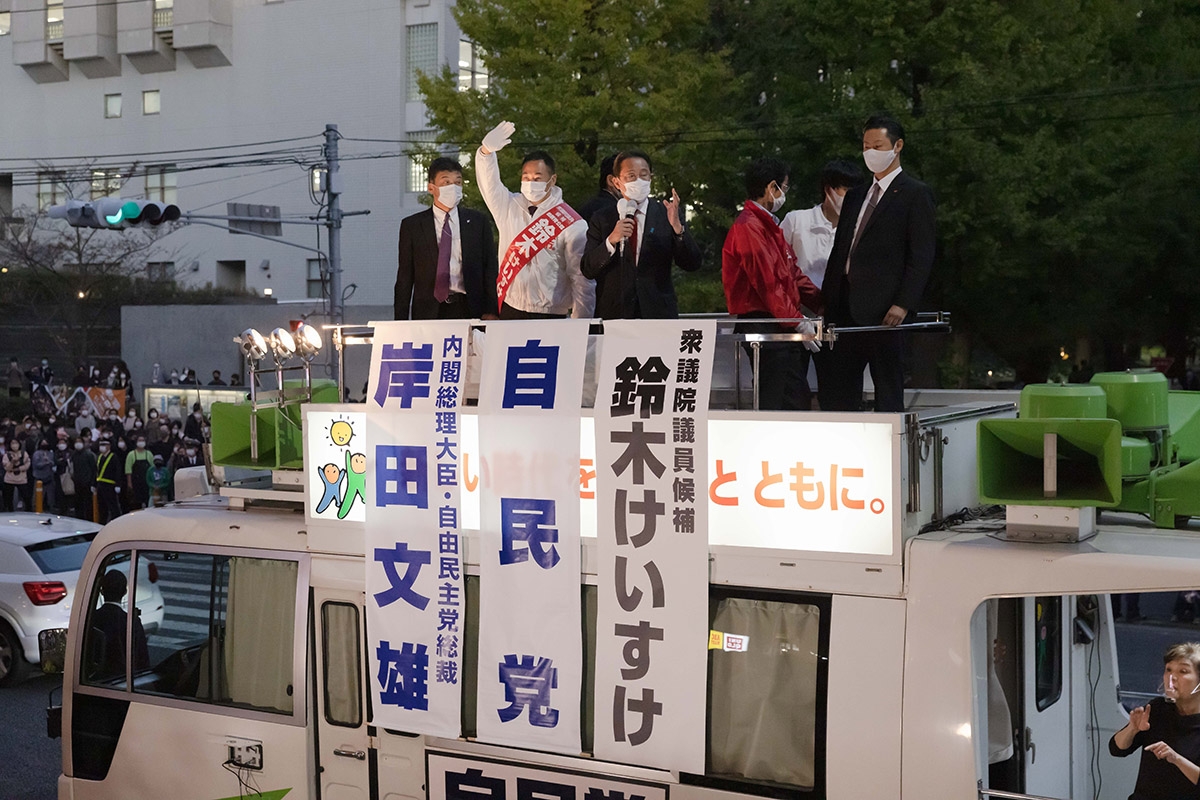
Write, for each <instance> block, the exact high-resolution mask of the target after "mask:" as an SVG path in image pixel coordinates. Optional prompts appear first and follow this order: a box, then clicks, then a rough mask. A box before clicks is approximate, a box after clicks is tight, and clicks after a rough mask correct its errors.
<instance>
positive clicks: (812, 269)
mask: <svg viewBox="0 0 1200 800" xmlns="http://www.w3.org/2000/svg"><path fill="white" fill-rule="evenodd" d="M836 231H837V228H835V227H834V225H833V223H832V222H830V221H829V219H828V218H827V217H826V216H825V210H824V208H823V207H822V204H820V203H818V204H817V205H815V206H813V207H812V208H806V209H803V210H801V211H791V212H789V213H788V215H787V216H786V217H784V218H783V236H784V238H785V239H787V242H788V244H790V245H791V246H792V249H793V250H795V251H796V263H797V264H798V265H799V266H800V271H801V272H803V273H804V274H805V276H806V277H807V278H808V279H809V280H810V281H812V282H813V283H814V284H816V287H817V288H818V289H820V288H821V284H822V283H824V281H825V265H826V264H828V263H829V253H830V251H831V250H833V235H834V233H836Z"/></svg>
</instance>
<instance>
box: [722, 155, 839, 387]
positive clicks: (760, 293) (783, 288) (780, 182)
mask: <svg viewBox="0 0 1200 800" xmlns="http://www.w3.org/2000/svg"><path fill="white" fill-rule="evenodd" d="M789 172H790V170H789V168H788V165H787V164H785V163H783V162H782V161H780V160H779V159H777V158H760V159H758V160H757V161H755V162H753V163H752V164H750V166H749V167H748V168H747V170H746V198H747V199H746V202H745V205H744V207H743V208H742V213H741V214H739V215H738V218H737V219H736V220H734V223H733V227H732V228H730V229H729V234H728V235H727V236H726V237H725V246H724V248H722V250H721V282H722V283H724V285H725V304H726V307H727V308H728V309H729V313H730V314H736V315H737V316H738V318H739V319H743V320H770V319H789V318H796V317H802V316H804V313H803V312H802V311H801V306H806V307H808V308H809V309H812V310H813V311H815V312H819V311H820V310H821V307H822V306H821V291H820V290H819V289H818V288H817V287H816V286H814V285H813V282H812V281H810V280H809V279H808V278H806V277H805V276H804V273H803V272H801V271H800V268H799V266H797V264H796V254H795V253H794V252H793V251H792V248H791V246H790V245H789V244H788V243H787V240H786V239H785V238H784V235H783V229H782V228H780V227H779V220H778V219H777V218H776V217H775V213H776V212H778V211H779V210H780V209H781V208H783V204H784V202H785V200H786V195H787V190H788V177H789ZM797 325H798V323H795V322H739V323H738V325H737V327H736V328H734V331H735V332H737V333H794V332H795V331H796V329H797ZM804 344H806V345H807V344H811V345H812V346H813V347H814V348H815V347H816V346H817V345H816V343H815V342H813V343H809V342H806V343H804ZM802 346H803V345H801V343H799V342H778V343H774V344H770V343H765V344H763V345H762V346H761V349H760V351H759V375H758V376H757V378H758V407H759V408H760V409H764V410H776V409H799V410H804V411H807V410H809V409H810V408H811V407H812V393H811V391H810V390H809V388H808V377H807V376H806V375H805V360H804V359H803V357H802V351H801V350H800V348H801V347H802ZM746 349H747V352H749V349H750V348H749V347H747V348H746Z"/></svg>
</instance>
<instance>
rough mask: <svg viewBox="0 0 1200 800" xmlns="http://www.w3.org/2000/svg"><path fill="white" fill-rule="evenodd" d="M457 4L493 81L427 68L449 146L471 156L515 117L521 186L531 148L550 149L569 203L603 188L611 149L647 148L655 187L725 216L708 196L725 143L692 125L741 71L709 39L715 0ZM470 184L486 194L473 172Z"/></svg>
mask: <svg viewBox="0 0 1200 800" xmlns="http://www.w3.org/2000/svg"><path fill="white" fill-rule="evenodd" d="M454 14H455V18H456V19H457V20H458V24H459V26H460V27H461V28H462V31H463V35H464V36H465V37H466V38H468V39H470V40H471V41H473V42H475V43H476V45H477V46H478V47H479V49H480V50H481V52H482V54H483V61H484V64H485V66H486V68H487V71H488V76H489V77H488V82H489V85H488V89H487V90H486V91H477V90H469V91H460V90H459V87H458V78H457V74H456V73H454V72H452V71H451V70H449V69H446V70H445V71H443V72H442V73H441V74H440V75H434V76H428V75H427V76H422V77H421V79H420V86H421V91H422V93H423V94H424V95H425V101H426V104H427V107H428V109H429V120H430V124H431V125H432V127H434V128H436V129H437V131H438V142H439V145H440V146H442V147H446V146H450V147H455V148H461V150H462V151H464V152H465V153H471V154H473V153H474V151H475V149H476V148H477V147H478V145H479V142H480V140H481V139H482V138H483V135H484V134H485V133H487V132H488V131H489V130H491V129H492V128H493V127H494V126H495V125H496V124H498V123H499V122H500V121H502V120H510V121H512V122H514V123H515V124H516V126H517V130H516V135H515V137H514V142H513V145H512V146H510V147H508V148H506V149H505V150H503V151H501V152H500V154H499V155H500V167H501V170H502V172H503V174H504V176H505V178H506V180H507V182H508V183H509V184H510V185H513V186H515V184H516V181H517V165H518V163H519V159H520V156H521V154H522V151H524V150H528V149H532V148H535V147H536V148H545V149H547V150H548V151H549V152H550V153H551V154H552V155H553V156H554V157H555V159H556V160H557V162H558V164H557V171H558V182H559V185H560V186H561V187H562V188H563V193H564V195H565V197H566V198H567V200H568V202H571V203H581V202H582V201H583V200H585V199H586V198H588V197H590V196H591V195H592V194H594V193H595V192H596V186H597V183H598V168H599V164H600V161H601V160H603V159H604V158H605V157H606V156H607V155H609V154H611V153H614V152H617V151H619V150H621V149H623V148H632V147H637V148H641V149H644V150H646V151H647V152H649V153H650V155H651V156H652V158H653V160H654V171H655V186H654V191H655V192H656V193H660V194H667V193H669V192H670V189H671V188H672V187H674V188H675V189H676V190H677V191H678V192H679V195H680V196H681V197H682V198H683V199H684V200H685V201H687V202H689V203H691V204H692V210H693V213H694V214H696V215H698V217H699V219H697V220H694V221H695V222H697V223H699V224H700V225H704V224H705V222H706V221H707V220H708V219H709V214H710V212H714V211H715V212H717V216H716V217H715V219H718V220H719V219H720V218H721V217H720V212H721V211H723V210H718V209H712V208H710V206H709V205H708V204H707V203H705V202H703V199H704V198H705V197H706V196H707V194H706V187H708V186H711V185H713V184H718V183H719V184H724V182H725V175H726V173H725V164H724V163H723V162H724V160H725V159H724V158H723V155H724V154H723V153H722V151H721V143H720V142H719V141H713V137H711V136H710V137H697V136H695V135H694V132H695V131H697V130H699V129H702V128H704V127H707V126H709V125H711V124H712V120H713V119H714V118H720V117H721V115H722V105H723V98H724V97H725V96H726V95H727V94H728V93H729V91H730V87H731V86H734V85H736V81H735V80H734V78H733V75H732V73H731V71H730V69H729V66H728V64H727V63H726V61H725V59H724V57H723V53H721V52H720V51H718V50H711V49H708V48H705V47H702V46H701V45H703V44H704V37H705V36H706V24H707V19H708V6H707V2H706V0H677V1H674V2H670V3H644V2H638V1H637V0H504V1H503V2H499V1H498V0H460V2H458V3H457V4H456V6H455V10H454ZM472 171H473V170H471V169H470V168H468V175H470V174H471V172H472ZM466 191H467V194H468V197H469V198H471V199H472V200H474V201H475V202H478V190H477V189H475V188H474V187H473V186H472V185H470V182H468V186H467V188H466ZM717 224H719V223H717Z"/></svg>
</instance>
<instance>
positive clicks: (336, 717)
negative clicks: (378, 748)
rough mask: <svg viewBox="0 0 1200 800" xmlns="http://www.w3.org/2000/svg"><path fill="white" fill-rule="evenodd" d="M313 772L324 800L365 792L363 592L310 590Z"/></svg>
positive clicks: (354, 798)
mask: <svg viewBox="0 0 1200 800" xmlns="http://www.w3.org/2000/svg"><path fill="white" fill-rule="evenodd" d="M313 602H314V608H315V635H316V647H315V648H314V652H315V653H316V662H317V663H316V675H317V687H316V695H317V702H316V707H317V714H316V716H317V775H318V776H319V782H320V785H321V797H322V798H324V799H325V800H367V798H368V797H369V796H370V771H369V770H370V764H369V762H368V758H369V744H370V743H369V738H368V736H367V725H366V720H365V714H364V712H363V709H364V696H363V691H364V688H363V675H364V672H363V670H364V663H363V661H364V659H363V610H362V592H352V591H346V590H330V589H314V590H313Z"/></svg>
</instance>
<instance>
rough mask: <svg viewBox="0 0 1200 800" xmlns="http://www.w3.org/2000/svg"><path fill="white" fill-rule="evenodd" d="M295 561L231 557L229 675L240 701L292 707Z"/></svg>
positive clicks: (233, 697)
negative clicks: (289, 691)
mask: <svg viewBox="0 0 1200 800" xmlns="http://www.w3.org/2000/svg"><path fill="white" fill-rule="evenodd" d="M296 570H297V564H296V562H295V561H275V560H273V559H262V558H241V557H234V558H231V559H229V596H228V600H227V601H226V602H227V610H226V618H225V626H226V627H225V677H226V686H227V687H228V693H229V700H230V702H232V703H235V704H238V705H248V706H254V707H256V708H273V709H276V710H278V711H285V712H291V710H292V697H291V695H290V694H289V693H288V689H289V688H290V687H291V683H292V658H293V643H294V637H293V633H294V630H295V624H296V574H297V572H296Z"/></svg>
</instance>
